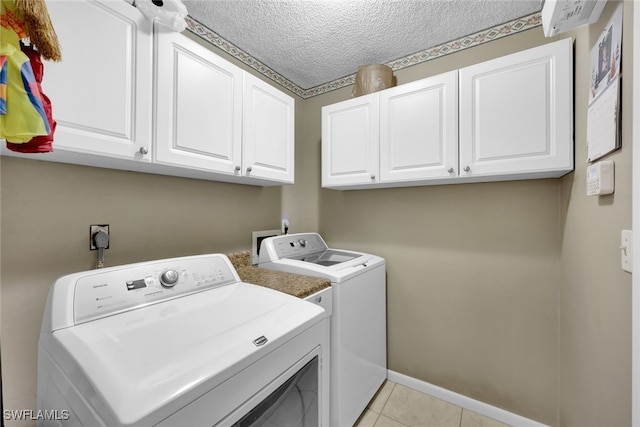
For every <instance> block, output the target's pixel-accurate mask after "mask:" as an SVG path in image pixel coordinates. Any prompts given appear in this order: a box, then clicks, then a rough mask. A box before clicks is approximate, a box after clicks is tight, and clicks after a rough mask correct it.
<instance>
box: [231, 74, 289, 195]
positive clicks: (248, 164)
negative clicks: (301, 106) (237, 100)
mask: <svg viewBox="0 0 640 427" xmlns="http://www.w3.org/2000/svg"><path fill="white" fill-rule="evenodd" d="M243 93H244V103H243V128H242V129H243V132H242V135H243V154H242V159H243V162H242V163H243V168H244V170H243V173H245V174H246V175H247V176H251V177H254V178H262V179H270V180H274V181H278V182H282V183H290V184H291V183H293V181H294V163H295V155H294V146H295V141H294V138H295V135H294V129H295V124H294V120H295V104H294V100H293V98H292V97H290V96H288V95H286V94H284V93H283V92H281V91H279V90H277V89H276V88H274V87H273V86H271V85H269V84H267V83H265V82H263V81H262V80H260V79H259V78H257V77H255V76H253V75H251V74H249V73H244V89H243Z"/></svg>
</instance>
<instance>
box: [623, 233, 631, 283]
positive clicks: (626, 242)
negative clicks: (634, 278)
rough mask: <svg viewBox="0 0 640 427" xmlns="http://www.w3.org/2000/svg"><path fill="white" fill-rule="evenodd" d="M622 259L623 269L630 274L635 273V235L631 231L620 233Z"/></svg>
mask: <svg viewBox="0 0 640 427" xmlns="http://www.w3.org/2000/svg"><path fill="white" fill-rule="evenodd" d="M620 259H621V264H622V269H623V270H624V271H626V272H628V273H632V272H633V233H632V232H631V230H622V232H621V233H620Z"/></svg>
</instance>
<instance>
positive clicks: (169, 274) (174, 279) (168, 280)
mask: <svg viewBox="0 0 640 427" xmlns="http://www.w3.org/2000/svg"><path fill="white" fill-rule="evenodd" d="M178 279H180V275H179V274H178V272H177V271H175V270H167V271H164V272H163V273H162V274H161V275H160V283H161V284H162V286H164V287H165V288H173V287H174V286H175V285H176V284H177V283H178Z"/></svg>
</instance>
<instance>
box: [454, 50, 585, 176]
mask: <svg viewBox="0 0 640 427" xmlns="http://www.w3.org/2000/svg"><path fill="white" fill-rule="evenodd" d="M460 168H461V171H460V175H461V176H469V177H473V176H499V175H506V174H525V177H527V176H530V177H558V176H562V175H564V174H565V173H566V172H568V171H571V170H572V169H573V44H572V41H571V39H564V40H560V41H558V42H554V43H550V44H546V45H543V46H540V47H536V48H533V49H529V50H526V51H522V52H518V53H515V54H512V55H508V56H505V57H502V58H498V59H494V60H491V61H487V62H483V63H481V64H477V65H473V66H470V67H466V68H463V69H461V70H460ZM526 174H531V175H526Z"/></svg>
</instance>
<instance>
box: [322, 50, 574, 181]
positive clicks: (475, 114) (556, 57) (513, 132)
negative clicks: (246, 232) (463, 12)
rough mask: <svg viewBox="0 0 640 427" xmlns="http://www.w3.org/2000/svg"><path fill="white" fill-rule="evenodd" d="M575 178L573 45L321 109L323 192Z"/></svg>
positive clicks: (489, 63)
mask: <svg viewBox="0 0 640 427" xmlns="http://www.w3.org/2000/svg"><path fill="white" fill-rule="evenodd" d="M571 170H573V43H572V40H571V39H565V40H561V41H558V42H554V43H550V44H547V45H543V46H540V47H536V48H533V49H529V50H526V51H522V52H519V53H515V54H512V55H508V56H505V57H502V58H498V59H494V60H491V61H487V62H483V63H481V64H477V65H473V66H470V67H466V68H463V69H461V70H454V71H451V72H448V73H444V74H441V75H438V76H434V77H429V78H426V79H422V80H418V81H415V82H412V83H409V84H405V85H401V86H397V87H394V88H390V89H386V90H383V91H380V92H377V93H374V94H370V95H366V96H363V97H360V98H355V99H350V100H347V101H344V102H339V103H337V104H333V105H328V106H325V107H324V108H323V109H322V171H323V172H322V186H323V187H329V188H341V189H357V188H370V187H397V186H408V185H432V184H448V183H461V182H478V181H496V180H508V179H528V178H551V177H560V176H562V175H564V174H566V173H567V172H569V171H571Z"/></svg>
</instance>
